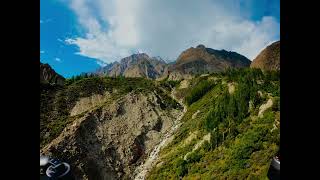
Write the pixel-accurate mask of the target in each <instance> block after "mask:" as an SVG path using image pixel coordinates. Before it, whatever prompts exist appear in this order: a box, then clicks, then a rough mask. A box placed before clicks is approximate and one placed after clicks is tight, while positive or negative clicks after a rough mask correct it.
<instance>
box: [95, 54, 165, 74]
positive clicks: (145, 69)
mask: <svg viewBox="0 0 320 180" xmlns="http://www.w3.org/2000/svg"><path fill="white" fill-rule="evenodd" d="M167 67H168V65H167V63H166V62H165V61H164V60H163V59H161V58H160V57H149V56H148V55H147V54H145V53H140V54H133V55H131V56H129V57H126V58H123V59H121V61H120V62H114V63H111V64H108V65H107V66H105V67H103V68H101V69H98V70H97V72H96V73H97V74H100V75H107V76H110V77H116V76H124V77H145V78H148V79H156V78H158V77H160V76H161V75H162V74H163V72H165V71H166V69H167Z"/></svg>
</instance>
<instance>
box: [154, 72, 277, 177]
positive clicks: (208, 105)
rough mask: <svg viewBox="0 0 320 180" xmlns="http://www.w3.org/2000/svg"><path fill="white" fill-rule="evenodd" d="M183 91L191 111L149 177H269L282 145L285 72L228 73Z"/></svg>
mask: <svg viewBox="0 0 320 180" xmlns="http://www.w3.org/2000/svg"><path fill="white" fill-rule="evenodd" d="M189 81H190V85H189V86H188V87H187V88H183V89H179V88H178V89H177V93H176V95H177V97H181V98H184V99H185V102H186V104H187V105H188V110H187V112H186V114H185V115H184V117H183V119H182V121H183V124H182V126H181V127H180V128H179V129H178V131H177V133H176V134H175V137H174V139H173V141H172V142H171V143H170V144H169V145H168V146H166V147H165V148H164V149H162V150H161V152H160V158H159V161H158V164H157V165H156V166H155V168H153V170H152V171H151V172H150V173H149V176H148V179H180V178H182V179H266V178H267V177H266V175H267V171H268V168H269V164H270V159H271V157H273V156H274V155H275V154H276V153H277V151H278V148H279V144H280V98H279V96H280V73H279V72H275V71H272V72H264V73H263V72H262V71H261V70H258V69H248V68H246V69H238V70H234V69H228V70H227V71H226V72H224V73H219V74H211V75H209V76H203V77H197V78H194V79H192V80H189Z"/></svg>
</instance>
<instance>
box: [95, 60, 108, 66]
mask: <svg viewBox="0 0 320 180" xmlns="http://www.w3.org/2000/svg"><path fill="white" fill-rule="evenodd" d="M96 62H97V64H98V65H99V66H101V67H104V66H106V65H108V64H107V63H105V62H103V61H100V60H98V61H96Z"/></svg>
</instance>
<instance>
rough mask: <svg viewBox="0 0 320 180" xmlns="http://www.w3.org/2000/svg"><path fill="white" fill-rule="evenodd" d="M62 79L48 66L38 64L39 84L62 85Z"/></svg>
mask: <svg viewBox="0 0 320 180" xmlns="http://www.w3.org/2000/svg"><path fill="white" fill-rule="evenodd" d="M64 80H65V79H64V77H62V76H61V75H59V74H58V73H56V72H55V71H54V70H53V69H52V68H51V66H50V65H49V64H43V63H41V62H40V82H41V83H49V84H59V85H62V84H63V83H64Z"/></svg>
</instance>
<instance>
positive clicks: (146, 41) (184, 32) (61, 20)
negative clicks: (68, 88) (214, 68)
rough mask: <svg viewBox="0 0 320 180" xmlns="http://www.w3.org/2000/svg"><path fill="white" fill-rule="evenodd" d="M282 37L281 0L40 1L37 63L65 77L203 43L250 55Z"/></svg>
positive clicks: (174, 54) (166, 54)
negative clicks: (138, 54)
mask: <svg viewBox="0 0 320 180" xmlns="http://www.w3.org/2000/svg"><path fill="white" fill-rule="evenodd" d="M279 34H280V2H279V0H224V1H220V0H201V1H193V0H183V1H182V0H170V1H163V0H153V1H151V0H40V61H41V62H43V63H48V64H50V65H51V66H52V67H53V68H54V69H55V70H56V71H57V72H58V73H59V74H61V75H63V76H64V77H71V76H72V75H77V74H80V73H81V72H89V71H94V70H95V69H97V68H99V67H100V65H101V64H105V63H111V62H114V61H118V60H120V59H121V58H123V57H126V56H129V55H131V54H132V53H135V52H138V51H139V52H145V53H147V54H149V55H150V56H161V57H162V58H164V59H166V60H175V59H176V58H177V56H178V55H179V54H180V53H181V52H182V51H183V50H185V49H187V48H189V47H191V46H193V47H194V46H197V45H198V44H204V45H205V46H207V47H210V48H215V49H226V50H231V51H236V52H238V53H240V54H243V55H245V56H247V57H248V58H249V59H253V58H254V57H255V56H256V55H257V54H258V53H259V52H260V51H261V50H262V49H263V48H264V47H265V46H267V45H268V44H270V43H271V42H273V41H275V40H279V39H280V38H279Z"/></svg>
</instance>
